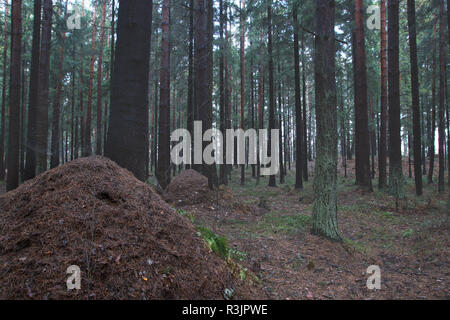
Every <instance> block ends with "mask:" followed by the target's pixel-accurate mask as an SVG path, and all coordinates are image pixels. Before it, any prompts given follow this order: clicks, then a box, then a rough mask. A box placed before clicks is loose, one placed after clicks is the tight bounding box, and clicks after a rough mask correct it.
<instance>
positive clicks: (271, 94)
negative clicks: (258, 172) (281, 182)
mask: <svg viewBox="0 0 450 320" xmlns="http://www.w3.org/2000/svg"><path fill="white" fill-rule="evenodd" d="M267 37H268V41H267V53H268V56H269V134H268V139H269V141H268V143H267V148H268V155H269V156H272V154H271V153H272V151H271V150H272V147H271V145H272V143H277V142H275V141H272V129H276V128H275V99H274V87H273V86H274V80H273V56H272V0H270V1H269V4H268V6H267ZM272 165H273V164H272ZM276 185H277V184H276V180H275V175H271V176H269V187H276Z"/></svg>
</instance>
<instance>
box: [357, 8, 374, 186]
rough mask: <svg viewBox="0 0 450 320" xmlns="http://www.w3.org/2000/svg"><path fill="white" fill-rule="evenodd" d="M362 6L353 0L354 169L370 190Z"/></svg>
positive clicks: (361, 182) (358, 178)
mask: <svg viewBox="0 0 450 320" xmlns="http://www.w3.org/2000/svg"><path fill="white" fill-rule="evenodd" d="M364 23H365V19H364V6H363V1H362V0H355V30H354V33H353V45H354V49H353V52H354V57H353V59H354V66H355V67H354V71H353V72H354V83H355V171H356V184H357V185H359V186H361V187H363V188H366V189H368V190H370V191H372V179H371V177H370V160H369V157H370V139H369V119H368V112H367V109H368V108H367V71H366V49H365V38H364Z"/></svg>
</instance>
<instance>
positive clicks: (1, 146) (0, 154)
mask: <svg viewBox="0 0 450 320" xmlns="http://www.w3.org/2000/svg"><path fill="white" fill-rule="evenodd" d="M8 11H9V5H8V0H5V20H4V27H3V88H2V123H1V126H2V127H1V133H0V180H5V169H6V168H5V164H6V162H5V129H6V86H7V84H6V80H7V78H8V75H7V61H6V60H7V57H8Z"/></svg>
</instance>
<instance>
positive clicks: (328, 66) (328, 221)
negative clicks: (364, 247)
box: [312, 0, 341, 241]
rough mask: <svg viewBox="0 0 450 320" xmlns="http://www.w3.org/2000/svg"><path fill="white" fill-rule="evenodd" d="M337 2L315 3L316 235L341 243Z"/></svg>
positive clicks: (314, 228)
mask: <svg viewBox="0 0 450 320" xmlns="http://www.w3.org/2000/svg"><path fill="white" fill-rule="evenodd" d="M334 12H335V1H334V0H317V1H316V15H315V16H316V36H315V63H314V69H315V70H314V71H315V72H314V75H315V90H316V94H315V97H316V125H317V144H316V148H317V151H316V157H317V158H316V165H315V175H314V204H313V213H312V220H313V227H312V231H313V233H314V234H317V235H322V236H324V237H326V238H329V239H331V240H335V241H340V240H341V237H340V235H339V231H338V224H337V136H338V135H337V109H336V77H335V59H334V57H335V44H334V41H335V40H334V39H335V36H334Z"/></svg>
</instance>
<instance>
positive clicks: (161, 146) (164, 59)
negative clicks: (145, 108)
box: [156, 0, 170, 190]
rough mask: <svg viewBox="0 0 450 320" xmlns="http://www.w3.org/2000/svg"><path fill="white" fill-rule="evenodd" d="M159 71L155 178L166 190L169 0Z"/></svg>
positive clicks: (165, 4)
mask: <svg viewBox="0 0 450 320" xmlns="http://www.w3.org/2000/svg"><path fill="white" fill-rule="evenodd" d="M161 28H162V40H161V48H162V49H161V50H162V52H161V73H160V81H161V87H160V95H159V96H160V103H159V132H158V136H159V138H158V168H157V171H156V178H157V180H158V183H159V185H160V187H161V188H162V189H163V190H166V189H167V187H168V186H169V183H170V43H169V41H170V1H169V0H164V1H163V3H162V21H161Z"/></svg>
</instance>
